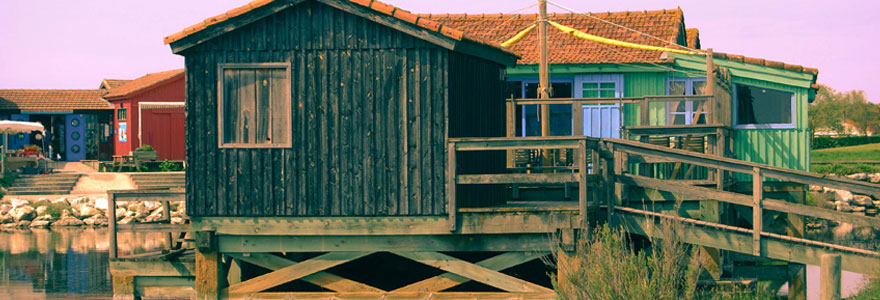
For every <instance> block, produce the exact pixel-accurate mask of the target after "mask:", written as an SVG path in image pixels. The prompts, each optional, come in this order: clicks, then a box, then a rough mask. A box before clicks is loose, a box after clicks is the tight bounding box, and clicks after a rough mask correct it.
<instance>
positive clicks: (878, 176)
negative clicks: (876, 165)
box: [868, 173, 880, 183]
mask: <svg viewBox="0 0 880 300" xmlns="http://www.w3.org/2000/svg"><path fill="white" fill-rule="evenodd" d="M868 181H869V182H871V183H880V173H874V174H871V175H868Z"/></svg>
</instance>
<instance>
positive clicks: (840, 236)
mask: <svg viewBox="0 0 880 300" xmlns="http://www.w3.org/2000/svg"><path fill="white" fill-rule="evenodd" d="M852 231H853V226H852V224H849V223H840V226H837V227H835V228H834V230H833V231H832V234H833V235H834V239H835V240H844V241H845V240H849V239H850V236H851V235H852Z"/></svg>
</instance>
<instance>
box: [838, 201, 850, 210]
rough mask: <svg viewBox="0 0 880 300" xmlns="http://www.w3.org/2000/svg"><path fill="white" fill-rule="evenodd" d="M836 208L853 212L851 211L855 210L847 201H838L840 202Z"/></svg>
mask: <svg viewBox="0 0 880 300" xmlns="http://www.w3.org/2000/svg"><path fill="white" fill-rule="evenodd" d="M835 209H836V210H837V211H842V212H851V211H853V207H852V206H850V205H849V203H846V202H840V203H838V204H837V207H836V208H835Z"/></svg>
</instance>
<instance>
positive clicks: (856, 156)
mask: <svg viewBox="0 0 880 300" xmlns="http://www.w3.org/2000/svg"><path fill="white" fill-rule="evenodd" d="M812 159H813V161H854V160H877V161H880V143H874V144H865V145H858V146H849V147H837V148H828V149H821V150H813V151H812Z"/></svg>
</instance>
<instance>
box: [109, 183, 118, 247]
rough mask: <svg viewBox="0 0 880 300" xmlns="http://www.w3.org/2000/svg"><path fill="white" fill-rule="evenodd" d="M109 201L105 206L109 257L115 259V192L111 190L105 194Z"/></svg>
mask: <svg viewBox="0 0 880 300" xmlns="http://www.w3.org/2000/svg"><path fill="white" fill-rule="evenodd" d="M107 198H108V200H109V202H110V203H108V206H107V221H109V223H107V227H109V228H108V229H109V231H110V254H109V255H110V259H116V257H117V255H118V252H117V251H116V194H115V193H113V192H112V191H111V192H109V193H108V194H107Z"/></svg>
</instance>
